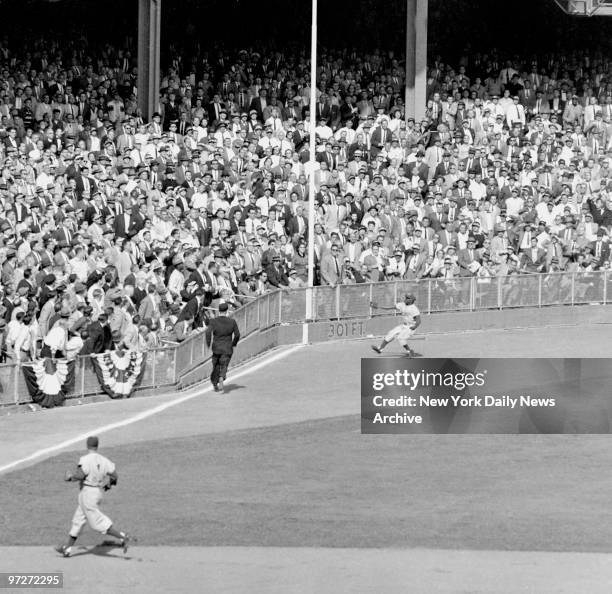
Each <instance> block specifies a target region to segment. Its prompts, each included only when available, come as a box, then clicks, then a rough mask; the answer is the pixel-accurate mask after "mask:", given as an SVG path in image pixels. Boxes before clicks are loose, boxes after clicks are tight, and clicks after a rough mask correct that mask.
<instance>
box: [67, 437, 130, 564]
mask: <svg viewBox="0 0 612 594" xmlns="http://www.w3.org/2000/svg"><path fill="white" fill-rule="evenodd" d="M87 450H88V452H87V454H85V455H84V456H82V457H81V459H80V460H79V464H78V466H77V469H76V471H75V472H71V471H67V472H66V476H65V477H64V480H66V481H76V482H78V483H80V491H79V504H78V506H77V508H76V511H75V512H74V516H73V518H72V527H71V528H70V532H69V533H68V540H67V541H66V543H65V544H63V545H59V546H58V547H56V548H55V550H56V551H57V552H58V553H61V554H62V555H63V556H64V557H70V554H71V553H72V546H73V545H74V543H75V542H76V539H77V538H78V537H79V534H80V532H81V530H82V528H83V526H85V524H89V526H90V527H91V528H92V529H93V530H95V531H96V532H100V533H102V534H109V535H110V536H114V537H115V538H117V539H119V542H120V544H121V546H122V547H123V552H124V553H126V552H127V549H128V544H129V543H130V542H135V541H136V539H135V538H134V537H131V536H129V535H128V534H127V533H125V532H122V531H120V530H118V529H117V528H114V527H113V522H112V521H111V519H110V518H109V517H107V516H105V515H104V514H103V513H102V512H101V511H100V508H99V507H98V505H99V504H100V501H102V494H103V492H104V491H109V490H110V488H111V487H112V486H113V485H116V484H117V471H116V470H115V465H114V464H113V463H112V462H111V461H110V460H109V459H108V458H105V457H104V456H102V455H101V454H99V453H98V438H97V437H93V436H92V437H88V438H87Z"/></svg>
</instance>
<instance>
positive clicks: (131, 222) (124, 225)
mask: <svg viewBox="0 0 612 594" xmlns="http://www.w3.org/2000/svg"><path fill="white" fill-rule="evenodd" d="M138 226H139V225H138V219H137V217H136V216H134V215H133V214H132V208H131V207H129V206H126V207H125V211H124V213H123V214H120V215H118V216H117V217H116V218H115V224H114V231H115V235H116V236H117V237H124V238H128V239H131V238H132V237H134V235H136V233H138V231H139V229H138Z"/></svg>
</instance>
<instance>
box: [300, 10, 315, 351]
mask: <svg viewBox="0 0 612 594" xmlns="http://www.w3.org/2000/svg"><path fill="white" fill-rule="evenodd" d="M316 90H317V0H312V27H311V39H310V116H309V117H310V121H309V124H310V126H309V127H310V149H309V176H308V289H307V290H306V323H305V324H304V326H303V328H304V332H303V337H302V341H303V342H304V343H307V342H308V321H309V320H312V318H313V297H314V295H313V293H314V289H313V285H314V266H315V261H314V257H315V249H314V219H315V178H314V173H315V150H316V132H315V128H316V117H315V115H316V107H317V105H316V101H317V93H316Z"/></svg>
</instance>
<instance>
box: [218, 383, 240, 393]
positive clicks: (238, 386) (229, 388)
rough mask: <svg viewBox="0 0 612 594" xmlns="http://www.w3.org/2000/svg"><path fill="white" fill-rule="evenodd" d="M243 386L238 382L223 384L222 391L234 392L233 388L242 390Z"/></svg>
mask: <svg viewBox="0 0 612 594" xmlns="http://www.w3.org/2000/svg"><path fill="white" fill-rule="evenodd" d="M243 389H244V386H240V385H239V384H225V386H224V390H223V393H224V394H229V393H230V392H234V391H235V390H243Z"/></svg>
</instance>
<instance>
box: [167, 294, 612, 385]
mask: <svg viewBox="0 0 612 594" xmlns="http://www.w3.org/2000/svg"><path fill="white" fill-rule="evenodd" d="M398 322H399V320H398V318H397V317H396V316H379V317H375V318H359V319H349V320H336V321H329V322H313V323H310V324H308V342H309V343H313V344H315V343H321V342H330V341H334V340H358V339H365V338H367V337H368V336H370V337H373V336H383V335H384V334H386V333H387V331H388V330H389V329H390V328H391V327H392V326H394V325H396V324H397V323H398ZM607 323H610V324H612V305H599V306H575V307H571V306H560V307H549V308H541V309H540V308H538V309H513V310H502V311H494V310H493V311H480V312H456V313H437V314H430V315H425V316H423V324H422V326H421V332H422V333H424V334H452V333H455V332H475V331H483V330H499V329H504V328H546V327H550V326H565V325H568V326H580V325H581V324H607ZM302 337H303V325H301V324H292V325H282V326H276V327H274V328H269V329H268V330H265V331H263V332H261V333H257V334H252V335H250V336H248V337H247V338H246V339H245V340H243V341H241V343H240V344H239V345H238V348H237V349H236V351H235V354H234V358H233V360H232V365H237V364H240V363H245V362H246V361H248V360H250V359H252V358H253V357H256V356H258V355H260V354H262V353H264V352H266V351H268V350H270V349H272V348H274V347H278V346H284V345H293V344H300V343H301V342H302ZM209 375H210V362H209V361H208V360H207V361H205V362H204V363H203V364H202V365H201V366H199V367H196V368H195V369H193V370H191V371H190V372H189V373H188V374H186V375H185V376H184V377H183V378H181V380H180V381H179V382H178V388H179V389H184V388H185V387H188V386H191V385H194V384H197V383H198V382H201V381H203V380H205V379H206V378H207V377H208V376H209Z"/></svg>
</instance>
